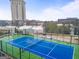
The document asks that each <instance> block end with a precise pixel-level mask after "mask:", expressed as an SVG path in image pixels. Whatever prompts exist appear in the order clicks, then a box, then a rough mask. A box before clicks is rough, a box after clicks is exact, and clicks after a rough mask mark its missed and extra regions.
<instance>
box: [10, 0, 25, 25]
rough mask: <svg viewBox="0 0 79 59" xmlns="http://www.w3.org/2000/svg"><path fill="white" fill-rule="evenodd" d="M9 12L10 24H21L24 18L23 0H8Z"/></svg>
mask: <svg viewBox="0 0 79 59" xmlns="http://www.w3.org/2000/svg"><path fill="white" fill-rule="evenodd" d="M10 2H11V13H12V25H13V26H22V25H23V24H24V21H25V19H26V14H25V13H26V12H25V2H24V0H10Z"/></svg>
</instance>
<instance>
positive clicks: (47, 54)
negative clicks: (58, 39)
mask: <svg viewBox="0 0 79 59" xmlns="http://www.w3.org/2000/svg"><path fill="white" fill-rule="evenodd" d="M57 45H58V44H56V45H55V46H54V47H53V48H52V50H51V51H50V52H49V53H48V54H47V56H48V55H49V54H50V53H51V52H52V51H53V50H54V49H55V48H56V47H57Z"/></svg>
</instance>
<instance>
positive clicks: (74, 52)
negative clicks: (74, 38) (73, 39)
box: [72, 46, 75, 59]
mask: <svg viewBox="0 0 79 59" xmlns="http://www.w3.org/2000/svg"><path fill="white" fill-rule="evenodd" d="M72 57H73V58H72V59H74V57H75V46H74V51H73V55H72Z"/></svg>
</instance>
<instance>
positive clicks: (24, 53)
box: [2, 35, 79, 59]
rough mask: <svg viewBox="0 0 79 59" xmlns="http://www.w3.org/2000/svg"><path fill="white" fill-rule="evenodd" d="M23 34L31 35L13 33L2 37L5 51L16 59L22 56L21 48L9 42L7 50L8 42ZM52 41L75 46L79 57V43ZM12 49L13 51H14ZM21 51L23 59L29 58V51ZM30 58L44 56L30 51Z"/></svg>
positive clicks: (75, 54)
mask: <svg viewBox="0 0 79 59" xmlns="http://www.w3.org/2000/svg"><path fill="white" fill-rule="evenodd" d="M22 36H30V35H12V36H7V37H4V38H2V42H3V43H2V46H3V51H4V52H6V51H7V54H9V55H11V56H13V57H15V58H14V59H19V56H20V52H19V49H18V48H17V47H14V46H13V47H12V46H11V45H9V44H7V50H6V42H8V41H10V40H11V39H16V38H17V37H22ZM31 37H33V36H32V35H31ZM47 41H51V40H49V39H47ZM52 42H56V43H59V44H65V45H69V46H73V47H74V48H75V49H74V59H79V45H76V44H70V43H66V42H61V41H57V40H52ZM12 48H13V49H12ZM12 51H13V53H12ZM21 52H22V54H21V56H22V57H21V58H22V59H29V52H28V51H21ZM30 59H44V58H43V57H40V56H37V55H35V54H33V53H30Z"/></svg>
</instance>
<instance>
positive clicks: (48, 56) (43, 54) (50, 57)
mask: <svg viewBox="0 0 79 59" xmlns="http://www.w3.org/2000/svg"><path fill="white" fill-rule="evenodd" d="M30 50H31V51H34V52H36V53H39V54H42V55H45V54H44V53H41V52H38V51H35V50H33V49H30ZM45 56H47V55H45ZM48 57H50V58H53V59H56V58H55V57H51V56H48Z"/></svg>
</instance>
